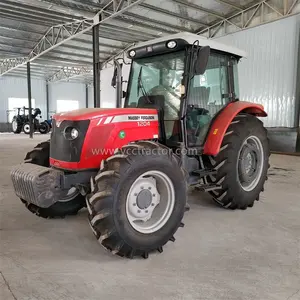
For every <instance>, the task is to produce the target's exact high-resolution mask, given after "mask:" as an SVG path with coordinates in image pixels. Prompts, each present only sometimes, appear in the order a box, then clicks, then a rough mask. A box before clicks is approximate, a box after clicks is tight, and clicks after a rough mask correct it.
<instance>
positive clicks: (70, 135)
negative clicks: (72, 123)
mask: <svg viewBox="0 0 300 300" xmlns="http://www.w3.org/2000/svg"><path fill="white" fill-rule="evenodd" d="M78 135H79V131H78V130H77V129H76V128H74V127H67V128H66V129H65V131H64V137H65V139H66V140H75V139H77V138H78Z"/></svg>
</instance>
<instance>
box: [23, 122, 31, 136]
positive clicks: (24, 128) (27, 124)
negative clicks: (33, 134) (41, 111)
mask: <svg viewBox="0 0 300 300" xmlns="http://www.w3.org/2000/svg"><path fill="white" fill-rule="evenodd" d="M23 132H24V133H25V134H30V124H29V122H26V123H24V125H23Z"/></svg>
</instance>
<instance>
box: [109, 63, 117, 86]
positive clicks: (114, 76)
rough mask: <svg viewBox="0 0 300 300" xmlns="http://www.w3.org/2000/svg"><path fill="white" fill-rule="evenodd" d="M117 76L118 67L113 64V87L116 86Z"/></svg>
mask: <svg viewBox="0 0 300 300" xmlns="http://www.w3.org/2000/svg"><path fill="white" fill-rule="evenodd" d="M117 76H118V68H117V66H116V65H115V69H114V75H113V77H112V79H111V86H112V87H114V88H115V87H116V84H117Z"/></svg>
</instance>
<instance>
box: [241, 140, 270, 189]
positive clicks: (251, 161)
mask: <svg viewBox="0 0 300 300" xmlns="http://www.w3.org/2000/svg"><path fill="white" fill-rule="evenodd" d="M263 161H264V151H263V146H262V143H261V141H260V139H259V138H258V137H256V136H250V137H248V138H247V139H246V140H245V141H244V143H243V144H242V147H241V149H240V151H239V155H238V163H237V169H238V181H239V183H240V186H241V187H242V189H243V190H245V191H247V192H250V191H252V190H254V189H255V188H256V186H257V184H258V183H259V181H260V178H261V175H262V172H263Z"/></svg>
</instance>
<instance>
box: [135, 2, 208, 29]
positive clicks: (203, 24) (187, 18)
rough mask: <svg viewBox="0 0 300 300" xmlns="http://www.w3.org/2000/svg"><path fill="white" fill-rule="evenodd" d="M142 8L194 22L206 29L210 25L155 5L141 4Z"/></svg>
mask: <svg viewBox="0 0 300 300" xmlns="http://www.w3.org/2000/svg"><path fill="white" fill-rule="evenodd" d="M140 6H142V7H144V8H147V9H150V10H153V11H156V12H159V13H161V14H164V15H167V16H171V17H175V18H179V19H182V20H186V21H188V22H193V23H196V24H199V25H202V26H206V27H207V26H208V24H206V23H203V22H201V21H199V20H198V19H194V18H191V17H188V16H184V15H182V14H178V13H175V12H173V11H169V10H166V9H163V8H160V7H157V6H153V5H150V4H145V3H143V4H141V5H140Z"/></svg>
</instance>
